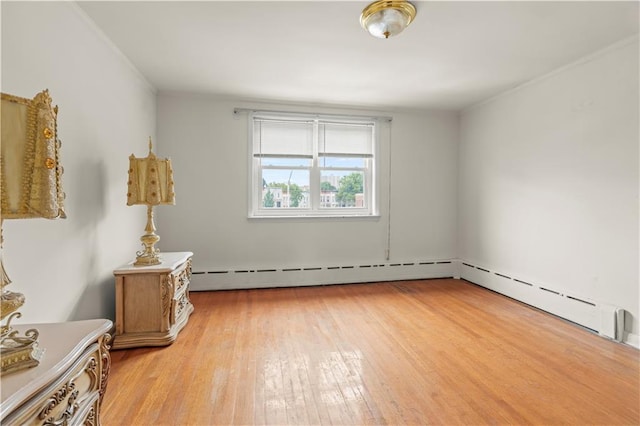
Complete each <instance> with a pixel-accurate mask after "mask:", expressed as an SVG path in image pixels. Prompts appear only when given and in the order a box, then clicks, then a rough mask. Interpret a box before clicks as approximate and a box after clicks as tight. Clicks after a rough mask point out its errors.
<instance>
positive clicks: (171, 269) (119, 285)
mask: <svg viewBox="0 0 640 426" xmlns="http://www.w3.org/2000/svg"><path fill="white" fill-rule="evenodd" d="M160 256H161V257H162V263H161V264H159V265H154V266H133V264H132V263H130V264H127V265H125V266H123V267H121V268H118V269H116V270H115V271H113V274H114V275H115V277H116V332H115V337H114V341H113V346H112V349H123V348H133V347H140V346H166V345H169V344H171V343H173V341H174V340H175V339H176V337H177V336H178V333H179V332H180V330H182V328H183V327H184V326H185V325H186V324H187V321H188V320H189V315H191V312H193V305H192V304H191V301H190V300H189V280H190V279H191V257H192V256H193V253H191V252H177V253H161V255H160Z"/></svg>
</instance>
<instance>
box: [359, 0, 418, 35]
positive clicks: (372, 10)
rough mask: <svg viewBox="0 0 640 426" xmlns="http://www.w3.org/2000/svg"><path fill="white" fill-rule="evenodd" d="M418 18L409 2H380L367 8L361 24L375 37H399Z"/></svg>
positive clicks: (384, 0)
mask: <svg viewBox="0 0 640 426" xmlns="http://www.w3.org/2000/svg"><path fill="white" fill-rule="evenodd" d="M415 16H416V8H415V6H413V5H412V4H411V3H409V2H408V1H402V0H378V1H375V2H373V3H371V4H370V5H369V6H367V7H365V8H364V10H363V11H362V15H360V24H362V27H363V28H364V29H365V30H367V31H369V34H371V35H372V36H374V37H378V38H389V37H391V36H394V35H398V34H400V33H401V32H402V30H404V29H405V28H407V27H408V26H409V24H410V23H411V21H413V18H415Z"/></svg>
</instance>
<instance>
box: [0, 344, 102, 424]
mask: <svg viewBox="0 0 640 426" xmlns="http://www.w3.org/2000/svg"><path fill="white" fill-rule="evenodd" d="M45 356H46V353H45ZM101 375H102V357H101V351H100V347H99V345H98V344H97V343H94V344H93V345H91V346H89V347H88V348H87V349H86V350H85V352H84V353H83V354H82V356H80V357H79V358H78V359H77V360H76V361H75V363H74V364H73V366H72V367H71V368H70V369H69V370H67V371H66V372H65V374H63V375H62V376H60V377H59V378H58V379H57V380H56V381H55V382H53V383H51V384H50V385H49V386H48V387H47V388H45V389H44V390H42V391H41V392H40V393H38V395H37V396H35V397H33V398H31V399H30V400H29V401H28V402H27V403H25V404H24V405H22V406H21V407H20V408H18V409H17V410H16V411H14V412H13V413H12V414H11V415H10V416H9V417H8V418H7V419H6V420H4V421H3V424H7V425H14V424H16V425H18V424H37V425H80V424H96V419H97V418H98V415H99V412H98V410H99V406H100V391H101V382H102V377H101Z"/></svg>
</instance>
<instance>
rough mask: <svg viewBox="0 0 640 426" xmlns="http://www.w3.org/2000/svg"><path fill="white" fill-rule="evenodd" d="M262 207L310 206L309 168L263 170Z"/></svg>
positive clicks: (288, 207)
mask: <svg viewBox="0 0 640 426" xmlns="http://www.w3.org/2000/svg"><path fill="white" fill-rule="evenodd" d="M262 207H263V208H275V209H296V208H297V209H304V208H309V170H268V169H267V170H264V169H263V170H262Z"/></svg>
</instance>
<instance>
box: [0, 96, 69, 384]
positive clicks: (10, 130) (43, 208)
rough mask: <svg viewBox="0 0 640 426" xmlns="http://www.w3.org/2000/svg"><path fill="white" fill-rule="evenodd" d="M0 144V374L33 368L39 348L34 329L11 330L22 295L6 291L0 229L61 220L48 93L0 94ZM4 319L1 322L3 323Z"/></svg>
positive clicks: (56, 153) (57, 158) (54, 117)
mask: <svg viewBox="0 0 640 426" xmlns="http://www.w3.org/2000/svg"><path fill="white" fill-rule="evenodd" d="M1 99H2V114H1V115H2V120H1V122H0V127H1V134H2V143H1V150H0V154H1V156H0V192H1V194H0V195H1V196H0V289H1V291H2V294H1V296H0V299H1V302H2V303H1V307H0V316H1V318H0V320H1V321H2V325H1V326H0V329H1V335H0V339H1V341H0V350H1V353H0V355H1V359H2V374H5V373H10V372H14V371H18V370H22V369H25V368H29V367H34V366H36V365H38V363H39V361H40V359H41V357H42V354H43V352H44V349H42V348H39V347H38V334H39V333H38V330H36V329H30V330H27V331H26V332H25V335H24V336H20V335H19V333H18V331H16V330H14V329H13V327H12V326H11V321H12V320H13V319H14V318H19V317H20V316H21V314H20V312H18V309H19V308H20V307H21V306H22V305H24V303H25V297H24V295H23V294H22V293H18V292H13V291H9V290H8V289H7V286H8V285H9V284H11V280H10V279H9V276H8V275H7V273H6V271H5V268H4V264H3V261H2V250H3V245H4V244H3V243H4V239H3V236H2V224H3V222H4V220H7V219H32V218H46V219H56V218H65V217H66V214H65V211H64V205H63V201H64V197H65V194H64V192H63V191H62V179H61V177H62V173H63V168H62V166H61V165H60V141H59V140H58V138H57V122H56V120H57V115H58V107H57V106H55V107H53V106H52V105H51V102H52V101H51V97H50V96H49V91H48V90H44V91H42V92H40V93H38V94H37V95H36V96H35V97H34V98H33V99H27V98H21V97H18V96H14V95H9V94H5V93H2V95H1ZM5 320H6V322H5Z"/></svg>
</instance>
